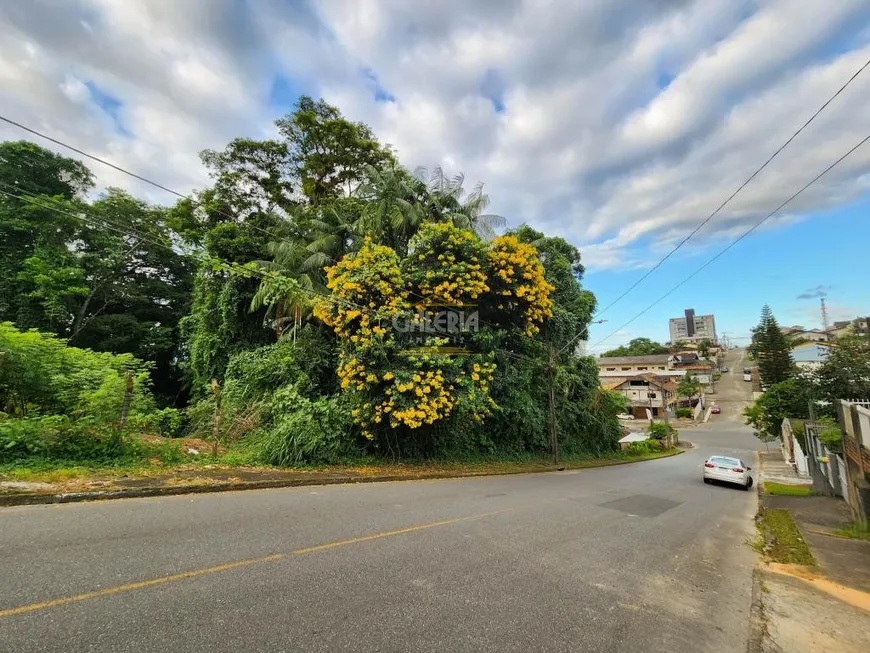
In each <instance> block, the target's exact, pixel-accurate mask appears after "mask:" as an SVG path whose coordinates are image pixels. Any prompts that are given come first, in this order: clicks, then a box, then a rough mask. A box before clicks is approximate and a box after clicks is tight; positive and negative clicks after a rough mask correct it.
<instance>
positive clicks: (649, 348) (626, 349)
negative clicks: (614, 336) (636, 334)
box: [601, 338, 668, 358]
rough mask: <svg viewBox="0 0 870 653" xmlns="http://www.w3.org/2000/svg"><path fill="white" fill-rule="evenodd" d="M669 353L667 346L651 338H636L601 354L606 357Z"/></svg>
mask: <svg viewBox="0 0 870 653" xmlns="http://www.w3.org/2000/svg"><path fill="white" fill-rule="evenodd" d="M667 353H668V348H667V347H665V346H664V345H662V344H659V343H657V342H655V341H653V340H650V339H649V338H634V339H633V340H630V341H629V343H628V344H627V345H623V346H621V347H617V348H616V349H611V350H610V351H606V352H604V353H603V354H601V356H602V357H605V358H607V357H610V356H652V355H655V354H667Z"/></svg>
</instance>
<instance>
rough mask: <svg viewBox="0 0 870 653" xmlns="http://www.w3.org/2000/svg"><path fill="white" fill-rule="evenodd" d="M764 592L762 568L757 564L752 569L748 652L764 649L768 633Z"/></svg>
mask: <svg viewBox="0 0 870 653" xmlns="http://www.w3.org/2000/svg"><path fill="white" fill-rule="evenodd" d="M763 593H764V589H763V588H762V582H761V570H760V569H759V568H758V565H757V564H756V565H755V567H753V569H752V603H751V604H750V606H749V641H748V642H747V643H746V653H762V652H763V651H764V641H765V639H766V638H767V636H768V635H767V621H766V620H765V618H764V603H763V601H762V598H761V597H762V594H763Z"/></svg>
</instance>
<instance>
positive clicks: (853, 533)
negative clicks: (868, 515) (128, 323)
mask: <svg viewBox="0 0 870 653" xmlns="http://www.w3.org/2000/svg"><path fill="white" fill-rule="evenodd" d="M834 535H836V536H837V537H848V538H849V539H851V540H868V541H870V524H868V523H866V522H864V523H860V522H853V523H852V524H849V525H848V526H846V527H845V528H838V529H837V530H835V531H834Z"/></svg>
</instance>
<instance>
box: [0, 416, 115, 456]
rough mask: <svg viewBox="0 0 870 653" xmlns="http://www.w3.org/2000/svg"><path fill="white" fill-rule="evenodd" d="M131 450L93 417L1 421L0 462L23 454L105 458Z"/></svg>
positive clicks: (113, 431) (111, 430) (55, 417)
mask: <svg viewBox="0 0 870 653" xmlns="http://www.w3.org/2000/svg"><path fill="white" fill-rule="evenodd" d="M129 452H130V447H129V445H128V444H127V443H126V442H125V441H124V440H123V438H122V437H121V434H120V433H119V432H117V431H116V430H114V429H110V428H106V427H105V425H102V424H98V423H96V422H95V421H94V420H93V419H80V420H77V421H75V422H73V421H71V420H70V419H69V417H67V416H65V415H48V416H45V417H26V418H21V419H5V420H3V421H0V462H11V461H14V460H20V459H23V458H36V457H39V458H54V459H64V460H105V459H108V458H114V457H118V456H121V455H123V454H125V453H129Z"/></svg>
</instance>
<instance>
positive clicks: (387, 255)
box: [314, 240, 409, 346]
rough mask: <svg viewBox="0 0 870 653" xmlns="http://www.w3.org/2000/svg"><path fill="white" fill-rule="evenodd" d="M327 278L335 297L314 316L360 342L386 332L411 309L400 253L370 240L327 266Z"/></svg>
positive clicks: (315, 312) (318, 305) (340, 335)
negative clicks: (392, 322)
mask: <svg viewBox="0 0 870 653" xmlns="http://www.w3.org/2000/svg"><path fill="white" fill-rule="evenodd" d="M326 279H327V282H326V287H327V288H329V289H330V290H331V291H332V294H333V297H332V298H330V299H327V300H324V301H322V302H319V303H318V304H316V305H315V307H314V315H315V316H316V317H317V318H319V319H320V320H322V321H323V322H324V323H325V324H327V325H329V326H331V327H332V328H333V330H334V331H335V334H336V335H337V336H339V337H340V338H346V339H348V340H349V341H350V342H352V343H354V344H356V345H360V346H362V345H366V344H368V343H370V342H371V341H372V339H373V338H375V337H378V336H383V335H385V334H386V333H387V329H386V326H385V325H389V323H390V320H391V319H392V317H393V316H394V315H396V314H398V313H400V312H402V311H405V310H407V309H408V308H409V304H408V292H407V291H406V290H405V289H404V280H403V278H402V271H401V268H400V267H399V258H398V256H397V255H396V253H395V252H394V251H393V250H392V249H390V248H389V247H385V246H383V245H374V244H372V243H371V241H369V240H366V242H365V243H364V244H363V247H362V248H361V249H360V251H359V252H357V254H356V256H353V257H348V256H346V257H344V258H343V259H341V261H339V262H338V263H336V264H335V265H333V266H332V267H329V268H327V269H326Z"/></svg>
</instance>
